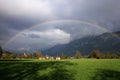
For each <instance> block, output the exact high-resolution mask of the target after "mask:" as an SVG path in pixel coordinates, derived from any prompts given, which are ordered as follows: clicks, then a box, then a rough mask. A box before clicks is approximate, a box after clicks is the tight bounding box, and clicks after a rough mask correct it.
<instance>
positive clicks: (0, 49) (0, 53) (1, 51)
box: [0, 46, 3, 57]
mask: <svg viewBox="0 0 120 80" xmlns="http://www.w3.org/2000/svg"><path fill="white" fill-rule="evenodd" d="M2 53H3V50H2V47H1V46H0V57H2Z"/></svg>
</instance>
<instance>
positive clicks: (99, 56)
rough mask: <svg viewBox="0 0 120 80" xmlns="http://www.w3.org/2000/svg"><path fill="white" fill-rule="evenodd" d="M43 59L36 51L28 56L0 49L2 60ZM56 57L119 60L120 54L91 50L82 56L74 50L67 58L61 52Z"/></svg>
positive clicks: (27, 54)
mask: <svg viewBox="0 0 120 80" xmlns="http://www.w3.org/2000/svg"><path fill="white" fill-rule="evenodd" d="M47 56H48V55H47ZM44 57H45V55H43V54H42V53H41V52H38V51H37V52H34V53H33V54H29V53H21V54H15V53H11V52H9V51H5V52H3V50H2V47H0V58H2V59H17V58H18V59H39V58H44ZM57 57H60V58H61V59H81V58H95V59H113V58H120V54H111V53H104V54H103V53H101V52H100V51H99V50H93V51H91V52H90V53H89V54H88V55H87V56H82V54H81V52H80V51H79V50H76V51H75V54H74V55H73V56H68V55H66V54H65V53H63V52H62V53H61V55H60V56H57Z"/></svg>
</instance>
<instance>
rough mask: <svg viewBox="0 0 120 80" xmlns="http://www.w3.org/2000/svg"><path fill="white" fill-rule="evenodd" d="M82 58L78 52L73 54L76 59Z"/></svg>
mask: <svg viewBox="0 0 120 80" xmlns="http://www.w3.org/2000/svg"><path fill="white" fill-rule="evenodd" d="M81 57H82V56H81V53H80V51H78V50H77V51H76V53H75V58H76V59H80V58H81Z"/></svg>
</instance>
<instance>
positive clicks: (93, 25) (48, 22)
mask: <svg viewBox="0 0 120 80" xmlns="http://www.w3.org/2000/svg"><path fill="white" fill-rule="evenodd" d="M58 22H77V23H81V24H86V25H90V26H92V27H96V28H99V29H101V30H103V31H106V32H109V33H112V31H111V30H109V29H107V28H105V27H103V26H101V25H98V24H97V23H93V22H89V21H83V20H73V19H70V20H69V19H67V20H49V21H45V22H41V23H38V24H35V25H33V26H30V27H29V28H27V29H24V30H22V31H20V32H18V33H17V34H15V35H14V36H13V37H12V38H11V39H9V40H8V41H7V42H6V43H5V44H3V45H2V47H5V46H6V45H7V44H8V43H10V42H11V41H13V40H14V39H15V38H16V37H17V36H18V35H20V34H22V33H23V32H25V31H27V30H29V29H31V28H34V27H37V26H42V25H45V24H50V23H58ZM112 35H113V36H115V37H116V38H119V39H120V37H119V36H117V35H116V34H114V33H112Z"/></svg>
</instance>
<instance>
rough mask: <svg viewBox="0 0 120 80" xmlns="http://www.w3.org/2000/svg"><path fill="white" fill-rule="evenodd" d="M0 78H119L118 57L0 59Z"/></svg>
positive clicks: (107, 79) (39, 79)
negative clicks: (57, 59)
mask: <svg viewBox="0 0 120 80" xmlns="http://www.w3.org/2000/svg"><path fill="white" fill-rule="evenodd" d="M0 80H120V59H78V60H60V61H56V60H53V61H52V60H51V61H50V60H43V61H41V60H0Z"/></svg>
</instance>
